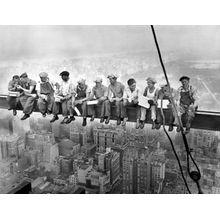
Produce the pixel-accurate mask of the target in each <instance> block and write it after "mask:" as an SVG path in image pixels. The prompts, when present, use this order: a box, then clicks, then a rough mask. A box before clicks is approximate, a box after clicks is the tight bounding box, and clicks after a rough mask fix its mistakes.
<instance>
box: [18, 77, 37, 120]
mask: <svg viewBox="0 0 220 220" xmlns="http://www.w3.org/2000/svg"><path fill="white" fill-rule="evenodd" d="M20 80H21V86H20V85H18V86H17V88H18V89H20V90H22V93H21V95H20V98H19V100H20V103H21V105H22V107H23V112H24V116H23V117H22V118H21V120H26V119H27V118H29V117H30V115H31V113H32V112H33V110H34V105H35V101H36V99H37V94H36V90H35V88H36V84H37V83H36V81H34V80H32V79H29V78H28V75H27V73H23V74H21V76H20Z"/></svg>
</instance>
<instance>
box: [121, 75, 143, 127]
mask: <svg viewBox="0 0 220 220" xmlns="http://www.w3.org/2000/svg"><path fill="white" fill-rule="evenodd" d="M127 84H128V87H127V88H126V89H125V90H124V94H123V107H122V117H123V118H124V119H123V122H122V126H125V125H126V122H127V120H128V115H127V110H128V107H134V108H135V109H136V119H137V123H136V128H137V129H138V128H139V126H140V115H141V114H140V113H141V112H140V106H138V95H139V89H138V88H137V87H136V81H135V79H133V78H131V79H129V80H128V81H127Z"/></svg>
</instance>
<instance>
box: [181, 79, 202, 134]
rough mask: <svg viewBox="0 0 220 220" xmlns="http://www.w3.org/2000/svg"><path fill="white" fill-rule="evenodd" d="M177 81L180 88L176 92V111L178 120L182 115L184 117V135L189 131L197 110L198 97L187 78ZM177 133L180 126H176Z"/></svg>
mask: <svg viewBox="0 0 220 220" xmlns="http://www.w3.org/2000/svg"><path fill="white" fill-rule="evenodd" d="M179 81H180V82H181V83H182V86H180V87H179V89H178V90H177V110H178V116H179V117H180V119H182V115H183V114H185V116H186V130H185V133H186V134H187V133H189V131H190V127H191V123H192V121H193V118H194V117H195V112H196V110H197V108H198V96H197V91H196V89H195V88H193V87H192V85H190V84H189V81H190V78H189V77H188V76H182V77H181V78H180V79H179ZM179 131H180V125H178V126H177V132H179Z"/></svg>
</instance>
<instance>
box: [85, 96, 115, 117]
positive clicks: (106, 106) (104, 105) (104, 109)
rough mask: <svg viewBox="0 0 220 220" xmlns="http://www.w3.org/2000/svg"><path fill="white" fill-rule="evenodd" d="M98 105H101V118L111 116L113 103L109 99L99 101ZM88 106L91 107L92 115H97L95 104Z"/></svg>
mask: <svg viewBox="0 0 220 220" xmlns="http://www.w3.org/2000/svg"><path fill="white" fill-rule="evenodd" d="M98 105H101V113H100V117H101V118H105V117H109V116H110V115H111V105H110V101H109V100H104V101H99V102H98ZM88 107H90V108H91V115H95V105H90V106H88Z"/></svg>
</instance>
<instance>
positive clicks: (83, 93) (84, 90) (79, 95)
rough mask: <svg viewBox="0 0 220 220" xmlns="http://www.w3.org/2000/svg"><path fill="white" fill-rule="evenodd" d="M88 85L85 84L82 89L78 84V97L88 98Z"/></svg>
mask: <svg viewBox="0 0 220 220" xmlns="http://www.w3.org/2000/svg"><path fill="white" fill-rule="evenodd" d="M87 87H88V86H87V85H86V86H85V89H83V90H82V89H80V88H79V86H77V88H76V94H77V97H76V99H84V98H86V90H87Z"/></svg>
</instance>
